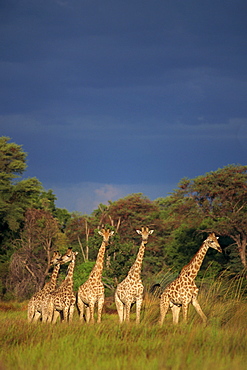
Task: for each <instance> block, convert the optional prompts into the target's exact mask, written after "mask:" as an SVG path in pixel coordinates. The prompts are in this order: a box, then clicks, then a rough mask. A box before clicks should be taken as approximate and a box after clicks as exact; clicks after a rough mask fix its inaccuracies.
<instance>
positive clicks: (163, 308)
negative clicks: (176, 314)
mask: <svg viewBox="0 0 247 370" xmlns="http://www.w3.org/2000/svg"><path fill="white" fill-rule="evenodd" d="M168 309H169V298H168V296H166V295H164V294H162V296H161V298H160V325H163V322H164V319H165V316H166V314H167V311H168Z"/></svg>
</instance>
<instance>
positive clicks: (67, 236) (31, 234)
mask: <svg viewBox="0 0 247 370" xmlns="http://www.w3.org/2000/svg"><path fill="white" fill-rule="evenodd" d="M26 158H27V155H26V153H25V152H24V151H23V149H22V146H21V145H17V144H15V143H11V142H10V139H9V138H8V137H1V138H0V186H1V195H0V230H1V231H0V295H1V298H2V299H13V298H15V299H27V298H30V296H32V294H33V293H34V292H35V291H37V290H38V289H40V288H41V287H43V285H44V283H45V280H46V278H47V277H48V275H49V272H50V271H49V269H50V259H51V256H52V253H53V251H54V250H59V251H60V252H61V253H64V252H65V251H66V249H67V248H68V246H71V247H73V250H77V251H78V252H79V257H78V259H77V264H76V269H75V273H74V281H75V289H76V288H77V287H78V286H79V285H81V284H82V283H83V282H84V281H85V280H86V279H87V277H88V274H89V272H90V271H91V269H92V267H93V265H94V261H95V258H96V255H97V252H98V248H99V246H100V243H101V239H100V237H99V235H98V233H97V228H98V227H101V226H102V225H105V227H109V228H110V229H112V230H114V231H115V233H114V237H113V238H112V240H111V243H110V245H109V248H108V250H107V252H106V258H105V269H104V277H103V281H104V283H105V285H106V287H108V289H110V290H111V289H112V290H113V289H114V288H115V287H116V284H117V283H118V282H120V281H121V280H122V279H123V278H124V277H125V276H126V275H127V272H128V271H129V268H130V266H131V265H132V263H133V262H134V259H135V257H136V253H137V250H138V248H139V245H140V237H139V236H138V235H137V233H136V231H135V230H136V229H139V228H140V227H142V226H148V227H149V228H152V229H154V230H155V231H154V233H153V235H152V236H151V237H150V239H149V242H148V244H147V247H146V252H145V257H144V262H143V268H142V276H143V281H144V283H145V282H146V283H147V284H152V283H158V282H160V281H162V279H163V276H164V275H165V274H166V273H167V271H172V272H173V273H174V274H176V273H178V272H179V271H180V270H181V268H182V267H183V266H184V265H185V264H187V263H188V262H189V261H190V259H191V258H192V256H193V255H194V254H195V253H196V251H197V250H198V249H199V247H200V245H201V243H202V241H203V240H204V238H205V236H206V234H207V233H208V232H212V231H213V232H215V233H216V234H217V235H219V236H220V239H219V242H220V245H221V247H222V249H223V254H222V255H219V254H218V253H217V254H216V253H214V251H213V250H212V251H209V252H208V254H207V256H206V258H205V260H204V263H203V266H202V268H201V270H200V273H199V278H200V276H204V275H206V276H207V277H208V278H215V277H216V276H217V275H219V274H221V272H222V271H224V270H225V269H228V271H229V275H228V276H239V275H241V274H243V273H245V271H246V243H247V166H242V165H229V166H226V167H224V168H222V169H218V170H217V171H214V172H210V173H207V174H205V175H203V176H198V177H197V178H195V179H188V178H185V179H182V180H181V181H180V183H179V184H178V187H177V189H176V190H174V191H173V193H172V194H171V195H170V196H167V197H164V198H159V199H156V200H155V201H151V200H149V199H148V198H147V197H146V196H144V195H143V194H131V195H128V196H127V197H125V198H123V199H120V200H118V201H115V202H110V201H109V204H108V205H103V204H100V205H99V206H98V208H97V209H96V210H94V211H93V212H92V214H91V215H82V214H78V213H69V212H68V211H67V210H66V209H60V208H57V207H56V204H55V201H56V196H55V195H54V194H53V191H52V190H48V191H46V190H44V188H43V186H42V184H41V183H40V182H39V181H38V180H37V179H36V178H29V179H22V176H23V174H24V172H25V169H26V167H27V165H26ZM206 270H207V273H206V274H205V271H206ZM61 275H62V277H63V273H62V274H61ZM62 277H61V278H62Z"/></svg>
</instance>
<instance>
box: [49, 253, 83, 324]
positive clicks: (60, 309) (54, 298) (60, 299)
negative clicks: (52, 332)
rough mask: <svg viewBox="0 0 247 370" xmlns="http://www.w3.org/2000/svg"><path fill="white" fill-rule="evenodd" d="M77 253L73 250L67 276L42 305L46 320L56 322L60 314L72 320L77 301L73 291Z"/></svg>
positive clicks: (64, 319) (69, 320)
mask: <svg viewBox="0 0 247 370" xmlns="http://www.w3.org/2000/svg"><path fill="white" fill-rule="evenodd" d="M77 254H78V252H72V250H71V262H70V264H69V267H68V270H67V275H66V278H65V279H64V281H63V282H62V283H61V285H60V286H59V287H58V288H57V289H56V290H54V291H53V292H51V293H50V294H48V295H47V296H46V297H45V300H44V302H43V305H42V318H43V321H44V322H52V323H53V324H55V323H56V321H57V318H58V316H59V314H61V318H62V320H63V321H65V322H71V321H72V318H73V313H74V307H75V302H76V297H75V294H74V292H73V274H74V268H75V260H76V256H77Z"/></svg>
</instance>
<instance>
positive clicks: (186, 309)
mask: <svg viewBox="0 0 247 370" xmlns="http://www.w3.org/2000/svg"><path fill="white" fill-rule="evenodd" d="M188 305H189V304H188V303H187V302H185V303H183V304H182V312H183V320H184V323H186V322H187V318H188Z"/></svg>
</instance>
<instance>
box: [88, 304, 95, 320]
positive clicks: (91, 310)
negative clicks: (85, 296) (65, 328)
mask: <svg viewBox="0 0 247 370" xmlns="http://www.w3.org/2000/svg"><path fill="white" fill-rule="evenodd" d="M89 311H90V320H89V321H90V322H91V323H92V324H94V302H93V303H90V304H89Z"/></svg>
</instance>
